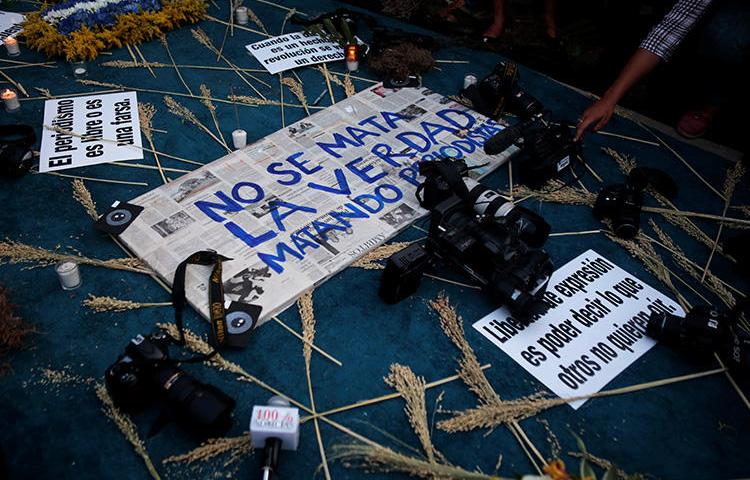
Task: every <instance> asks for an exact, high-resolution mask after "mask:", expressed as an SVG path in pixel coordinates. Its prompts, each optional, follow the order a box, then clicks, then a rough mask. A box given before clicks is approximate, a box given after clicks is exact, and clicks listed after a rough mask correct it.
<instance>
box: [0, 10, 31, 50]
mask: <svg viewBox="0 0 750 480" xmlns="http://www.w3.org/2000/svg"><path fill="white" fill-rule="evenodd" d="M24 20H25V17H24V16H23V15H21V14H20V13H15V12H3V11H2V10H0V44H5V39H6V38H8V37H15V36H16V35H18V34H19V33H21V32H23V21H24Z"/></svg>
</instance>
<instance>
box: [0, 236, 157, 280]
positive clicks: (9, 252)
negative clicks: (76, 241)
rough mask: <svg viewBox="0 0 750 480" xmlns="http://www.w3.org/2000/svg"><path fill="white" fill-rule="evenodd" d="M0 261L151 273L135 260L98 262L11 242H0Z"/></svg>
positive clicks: (123, 259)
mask: <svg viewBox="0 0 750 480" xmlns="http://www.w3.org/2000/svg"><path fill="white" fill-rule="evenodd" d="M0 259H6V260H7V261H9V262H10V263H29V264H35V265H32V266H30V267H28V268H36V267H47V266H50V265H54V264H56V263H60V262H74V263H80V264H83V265H92V266H95V267H105V268H112V269H115V270H125V271H128V272H136V273H145V274H149V273H151V272H150V271H149V270H147V269H146V268H145V267H144V265H143V263H142V262H141V261H140V260H139V259H137V258H113V259H111V260H98V259H95V258H87V257H84V256H81V255H70V254H63V253H58V252H57V251H49V250H45V249H43V248H40V247H34V246H32V245H27V244H25V243H21V242H16V241H13V240H7V239H6V240H4V241H0Z"/></svg>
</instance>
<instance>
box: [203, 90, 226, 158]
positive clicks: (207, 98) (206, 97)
mask: <svg viewBox="0 0 750 480" xmlns="http://www.w3.org/2000/svg"><path fill="white" fill-rule="evenodd" d="M200 89H201V103H202V104H203V106H204V107H206V108H207V109H208V112H209V113H210V114H211V120H213V122H214V127H216V132H217V133H218V134H219V137H220V138H221V142H222V143H223V144H224V148H226V149H227V150H229V146H227V141H226V139H224V135H223V134H222V133H221V127H219V120H218V119H217V118H216V106H215V105H214V104H213V102H212V101H211V90H210V89H209V88H208V87H207V86H206V85H205V84H203V83H201V86H200Z"/></svg>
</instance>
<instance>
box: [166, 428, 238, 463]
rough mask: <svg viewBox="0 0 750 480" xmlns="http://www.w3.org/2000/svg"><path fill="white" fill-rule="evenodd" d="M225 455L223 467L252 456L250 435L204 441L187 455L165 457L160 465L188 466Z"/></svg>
mask: <svg viewBox="0 0 750 480" xmlns="http://www.w3.org/2000/svg"><path fill="white" fill-rule="evenodd" d="M226 453H229V454H230V457H229V459H227V460H226V461H225V462H224V467H227V466H229V465H230V464H232V463H234V462H236V461H237V460H239V459H241V458H245V457H249V456H250V455H252V454H253V445H252V442H251V440H250V435H249V434H247V433H246V434H245V435H240V436H239V437H222V438H212V439H210V440H206V441H205V442H203V443H201V444H200V446H198V447H197V448H195V449H193V450H190V451H189V452H187V453H183V454H181V455H173V456H171V457H167V458H165V459H164V460H162V463H163V464H165V465H166V464H170V463H184V464H187V465H190V464H192V463H194V462H207V461H209V460H213V459H214V458H216V457H218V456H219V455H224V454H226Z"/></svg>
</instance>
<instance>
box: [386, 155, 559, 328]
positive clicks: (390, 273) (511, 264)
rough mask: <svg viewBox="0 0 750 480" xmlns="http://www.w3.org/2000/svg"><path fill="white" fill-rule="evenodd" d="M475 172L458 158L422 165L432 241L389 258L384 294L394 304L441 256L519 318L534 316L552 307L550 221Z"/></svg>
mask: <svg viewBox="0 0 750 480" xmlns="http://www.w3.org/2000/svg"><path fill="white" fill-rule="evenodd" d="M468 172H469V168H468V167H467V166H466V163H465V162H463V161H462V160H457V159H440V160H435V161H432V162H423V163H421V164H420V175H423V176H424V177H425V181H424V182H423V183H422V185H421V186H420V187H419V188H418V190H417V198H418V199H419V201H420V204H421V205H422V206H423V207H424V208H427V209H429V210H431V212H432V218H431V224H430V232H429V235H428V237H427V242H426V245H425V246H424V247H422V246H421V245H418V244H415V245H411V246H409V247H407V248H406V249H404V250H402V251H400V252H398V253H396V254H394V255H393V256H391V258H389V260H388V264H387V265H386V268H385V271H384V273H383V277H382V278H381V284H380V296H381V298H382V299H383V300H384V301H385V302H387V303H396V302H399V301H401V300H403V299H404V298H406V297H408V296H409V295H411V294H412V293H414V292H415V291H416V290H417V288H418V287H419V283H420V280H421V277H422V275H423V273H424V272H425V270H426V269H427V268H429V267H431V266H432V265H433V264H435V263H437V262H441V263H445V264H448V265H451V266H453V267H455V268H457V269H458V270H460V271H462V272H463V273H465V274H466V275H468V276H469V277H470V278H472V279H473V280H474V281H476V282H478V283H479V285H481V287H482V289H483V290H484V291H485V292H486V293H488V294H489V295H490V297H491V298H492V299H493V300H494V301H496V302H498V303H501V304H504V305H506V306H507V307H508V308H509V309H510V311H511V312H512V313H513V315H514V316H515V317H516V318H519V319H523V320H526V321H528V320H529V319H530V318H531V317H532V316H534V315H537V314H542V313H544V312H545V311H546V309H547V307H546V305H545V304H544V303H543V302H542V295H543V294H544V290H545V288H546V285H547V282H548V281H549V277H550V275H551V274H552V270H553V266H552V262H551V261H550V259H549V256H548V255H547V253H546V252H545V251H544V250H542V249H541V247H542V246H543V245H544V242H545V241H546V239H547V237H548V235H549V231H550V227H549V225H548V224H547V222H545V221H544V219H543V218H542V217H540V216H539V215H537V214H535V213H533V212H531V211H530V210H527V209H525V208H523V207H519V206H517V205H514V204H513V203H512V202H507V201H505V200H504V199H503V198H502V197H501V196H500V195H499V194H498V193H497V192H495V191H493V190H491V189H489V188H488V187H486V186H484V185H482V184H481V183H479V182H477V181H476V180H473V179H471V178H469V177H468V176H467V175H468Z"/></svg>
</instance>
